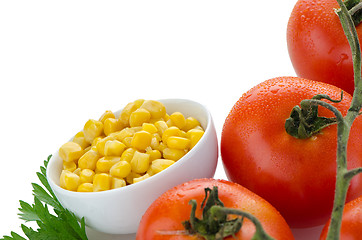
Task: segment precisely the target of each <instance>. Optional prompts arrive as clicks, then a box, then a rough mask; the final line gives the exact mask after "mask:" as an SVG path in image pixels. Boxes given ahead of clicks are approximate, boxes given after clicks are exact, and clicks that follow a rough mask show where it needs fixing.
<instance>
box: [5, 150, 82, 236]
mask: <svg viewBox="0 0 362 240" xmlns="http://www.w3.org/2000/svg"><path fill="white" fill-rule="evenodd" d="M50 158H51V155H50V156H49V157H48V158H47V160H45V161H44V167H43V166H41V167H40V172H37V176H38V178H39V180H40V182H41V183H42V185H43V186H44V187H45V189H44V188H43V187H42V186H40V185H39V184H37V183H32V186H33V195H34V203H33V204H29V203H26V202H24V201H20V208H19V211H20V213H19V218H20V219H22V220H24V221H25V222H34V221H35V222H36V224H37V225H38V229H36V230H34V229H32V228H30V227H27V226H26V225H24V224H22V225H21V229H22V230H23V232H24V234H25V236H26V237H28V239H29V240H88V238H87V235H86V231H85V220H84V218H82V219H80V220H78V218H77V217H76V216H75V215H74V213H72V212H70V211H69V210H68V209H65V208H64V207H63V206H62V205H61V204H60V202H59V201H58V199H57V197H56V196H55V194H54V192H53V191H52V189H51V187H50V185H49V183H48V180H47V178H46V168H47V166H48V163H49V160H50ZM48 206H50V207H52V210H53V212H54V213H55V214H52V213H50V211H49V208H48ZM0 240H27V239H26V238H24V237H22V236H20V235H19V234H17V233H15V232H11V236H3V238H1V239H0Z"/></svg>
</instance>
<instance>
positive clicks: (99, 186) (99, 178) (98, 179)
mask: <svg viewBox="0 0 362 240" xmlns="http://www.w3.org/2000/svg"><path fill="white" fill-rule="evenodd" d="M111 185H112V177H111V176H110V175H109V174H107V173H97V174H95V175H94V179H93V191H94V192H99V191H105V190H109V189H111Z"/></svg>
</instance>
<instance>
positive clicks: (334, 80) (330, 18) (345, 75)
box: [287, 0, 362, 94]
mask: <svg viewBox="0 0 362 240" xmlns="http://www.w3.org/2000/svg"><path fill="white" fill-rule="evenodd" d="M338 8H339V5H338V3H337V1H336V0H298V2H297V3H296V5H295V7H294V9H293V11H292V13H291V16H290V18H289V23H288V28H287V44H288V50H289V55H290V59H291V61H292V63H293V67H294V69H295V72H296V73H297V75H298V76H299V77H302V78H307V79H312V80H316V81H321V82H326V83H329V84H332V85H335V86H337V87H340V88H342V89H343V90H344V91H346V92H348V93H350V94H353V90H354V80H353V64H352V53H351V49H350V46H349V44H348V41H347V38H346V36H345V34H344V32H343V29H342V26H341V23H340V20H339V18H338V16H337V14H336V13H335V12H334V9H338ZM357 32H358V35H359V39H362V38H361V37H362V25H361V24H359V25H358V26H357Z"/></svg>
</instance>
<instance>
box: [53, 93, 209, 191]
mask: <svg viewBox="0 0 362 240" xmlns="http://www.w3.org/2000/svg"><path fill="white" fill-rule="evenodd" d="M159 101H160V102H162V103H163V104H164V105H165V107H166V110H167V113H168V114H171V113H173V112H176V111H177V112H181V113H182V114H183V115H184V116H185V118H186V117H190V116H192V117H194V118H196V119H197V120H198V121H199V122H200V124H201V126H202V128H203V129H204V130H205V135H206V133H207V132H208V131H210V130H211V129H210V128H211V127H213V126H211V115H210V113H209V112H208V111H207V109H206V108H205V107H204V106H203V105H201V104H200V103H197V102H194V101H190V100H186V99H163V100H159ZM121 111H122V109H120V110H117V111H114V113H115V115H116V116H118V115H119V114H120V113H121ZM71 139H72V138H71ZM71 139H70V140H71ZM70 140H69V141H70ZM200 141H204V137H202V138H201V139H200ZM197 145H198V144H197ZM197 145H196V146H195V147H194V148H193V149H191V150H190V151H189V152H188V154H186V155H185V156H184V157H183V158H187V156H188V155H190V154H189V153H192V152H195V151H197ZM183 158H181V159H180V160H178V161H177V162H176V163H175V164H173V165H171V166H170V167H175V166H177V164H180V163H182V161H183ZM170 167H169V168H170ZM62 169H63V162H62V160H61V158H60V157H59V155H58V151H57V152H56V153H55V154H53V156H52V158H51V159H50V161H49V165H48V168H47V177H48V180H49V181H51V182H52V184H51V185H52V186H55V187H56V188H59V189H58V190H59V191H64V192H67V193H68V194H72V193H75V192H71V191H67V190H65V189H63V188H60V186H59V185H60V184H59V176H60V173H61V171H62ZM165 171H167V169H166V170H165ZM165 171H162V172H160V173H158V174H156V175H154V176H152V178H154V177H156V176H157V177H158V176H159V177H160V176H162V175H163V173H164V172H165ZM152 178H149V179H152ZM149 179H146V180H144V181H141V182H139V183H137V184H131V185H128V186H126V188H129V187H131V186H136V185H141V184H140V183H142V182H145V181H147V180H149ZM126 188H120V189H113V190H121V189H126ZM113 190H108V191H113ZM108 191H104V192H108ZM104 192H97V193H96V194H102V193H104ZM77 194H83V193H77ZM84 194H91V193H84Z"/></svg>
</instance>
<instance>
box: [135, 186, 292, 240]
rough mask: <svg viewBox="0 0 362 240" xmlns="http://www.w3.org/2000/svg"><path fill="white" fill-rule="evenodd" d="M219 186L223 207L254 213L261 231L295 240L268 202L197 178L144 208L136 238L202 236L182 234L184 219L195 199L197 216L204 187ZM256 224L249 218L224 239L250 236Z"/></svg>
mask: <svg viewBox="0 0 362 240" xmlns="http://www.w3.org/2000/svg"><path fill="white" fill-rule="evenodd" d="M215 186H216V187H217V188H218V196H219V199H220V200H221V201H222V202H223V204H224V206H225V207H228V208H235V209H240V210H243V211H247V212H249V213H251V214H253V215H254V216H255V217H256V218H258V219H259V221H260V222H261V224H262V226H263V228H264V230H265V232H266V233H268V234H269V235H270V236H272V237H274V238H275V239H278V240H284V239H285V240H287V239H288V240H290V239H294V237H293V235H292V233H291V230H290V228H289V226H288V225H287V223H286V222H285V220H284V219H283V217H282V216H281V215H280V214H279V212H278V211H277V210H276V209H275V208H274V207H273V206H272V205H270V204H269V203H268V202H267V201H265V200H264V199H262V198H261V197H259V196H257V195H256V194H254V193H252V192H250V191H249V190H247V189H246V188H244V187H242V186H240V185H238V184H236V183H232V182H229V181H226V180H215V179H196V180H192V181H189V182H186V183H184V184H181V185H179V186H176V187H174V188H172V189H170V190H168V191H167V192H165V193H164V194H163V195H161V196H160V197H159V198H158V199H157V200H156V201H155V202H153V203H152V205H151V206H150V207H149V209H148V210H147V211H146V213H145V214H144V216H143V217H142V220H141V222H140V225H139V228H138V231H137V236H136V239H137V240H148V239H150V240H151V239H152V240H161V239H168V240H170V239H178V240H181V239H195V240H196V239H203V238H200V237H199V236H197V235H188V234H186V233H185V231H184V230H185V228H184V226H183V224H182V223H183V222H184V221H186V220H188V219H190V213H191V205H190V204H189V201H190V200H192V199H194V200H196V202H197V203H198V206H197V209H196V213H195V215H196V217H198V218H200V217H201V215H202V211H201V209H200V205H201V203H202V202H203V200H204V198H205V188H213V187H215ZM254 233H255V226H254V225H253V223H252V222H251V221H249V220H248V219H246V218H245V219H244V220H243V224H242V227H241V229H240V231H239V232H237V234H236V235H235V238H233V237H232V236H230V237H227V238H225V239H230V240H232V239H251V238H252V236H253V235H254Z"/></svg>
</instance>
